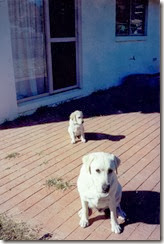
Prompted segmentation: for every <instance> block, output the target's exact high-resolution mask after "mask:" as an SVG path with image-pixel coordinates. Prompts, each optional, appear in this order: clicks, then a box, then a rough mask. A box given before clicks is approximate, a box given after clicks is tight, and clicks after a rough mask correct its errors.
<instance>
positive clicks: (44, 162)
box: [39, 160, 49, 166]
mask: <svg viewBox="0 0 164 244" xmlns="http://www.w3.org/2000/svg"><path fill="white" fill-rule="evenodd" d="M48 163H49V162H48V160H45V161H43V163H41V164H39V166H41V165H43V164H48Z"/></svg>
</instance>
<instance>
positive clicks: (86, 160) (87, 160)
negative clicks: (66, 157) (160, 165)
mask: <svg viewBox="0 0 164 244" xmlns="http://www.w3.org/2000/svg"><path fill="white" fill-rule="evenodd" d="M93 160H94V155H93V154H92V153H89V154H87V155H85V156H83V158H82V161H83V164H84V165H85V168H86V171H87V172H88V173H90V174H91V163H92V161H93Z"/></svg>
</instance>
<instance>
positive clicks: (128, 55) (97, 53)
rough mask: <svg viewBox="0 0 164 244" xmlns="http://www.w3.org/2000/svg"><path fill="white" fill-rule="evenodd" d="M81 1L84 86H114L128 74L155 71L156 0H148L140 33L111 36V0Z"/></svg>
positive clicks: (157, 56)
mask: <svg viewBox="0 0 164 244" xmlns="http://www.w3.org/2000/svg"><path fill="white" fill-rule="evenodd" d="M81 4H82V5H81V11H82V44H83V45H82V57H83V59H82V62H83V84H84V89H85V88H86V90H87V91H95V90H98V89H105V88H109V87H112V86H117V85H119V84H120V83H121V80H122V78H123V77H125V76H127V75H129V74H134V73H150V74H151V73H156V72H159V67H160V43H159V42H160V25H159V23H160V9H159V1H154V0H150V1H149V4H148V21H147V24H148V25H147V36H144V37H143V36H140V37H137V36H135V37H132V36H131V37H116V36H115V14H116V10H115V6H116V3H115V0H89V1H88V0H82V1H81Z"/></svg>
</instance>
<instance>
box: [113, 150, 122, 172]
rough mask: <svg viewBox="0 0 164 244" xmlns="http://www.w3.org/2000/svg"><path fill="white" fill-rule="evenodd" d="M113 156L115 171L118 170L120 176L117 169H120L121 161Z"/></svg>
mask: <svg viewBox="0 0 164 244" xmlns="http://www.w3.org/2000/svg"><path fill="white" fill-rule="evenodd" d="M112 156H113V163H114V169H115V170H116V174H118V172H117V168H118V167H119V165H120V162H121V160H120V159H119V158H118V157H116V156H115V155H113V154H112Z"/></svg>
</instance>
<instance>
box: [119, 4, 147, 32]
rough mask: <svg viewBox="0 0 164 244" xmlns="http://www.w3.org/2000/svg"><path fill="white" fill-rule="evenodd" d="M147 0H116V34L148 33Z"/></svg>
mask: <svg viewBox="0 0 164 244" xmlns="http://www.w3.org/2000/svg"><path fill="white" fill-rule="evenodd" d="M146 10H147V0H116V36H143V35H146V28H145V24H146Z"/></svg>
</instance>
